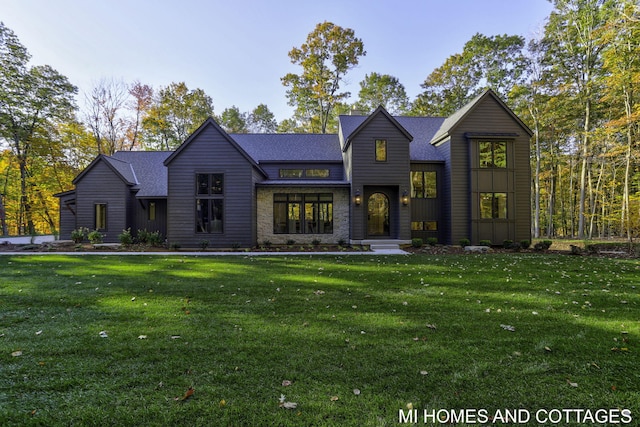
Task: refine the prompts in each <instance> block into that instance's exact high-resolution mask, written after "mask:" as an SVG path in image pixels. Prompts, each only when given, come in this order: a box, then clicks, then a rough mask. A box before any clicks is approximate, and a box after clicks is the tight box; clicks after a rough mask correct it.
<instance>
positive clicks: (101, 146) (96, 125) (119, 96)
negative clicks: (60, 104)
mask: <svg viewBox="0 0 640 427" xmlns="http://www.w3.org/2000/svg"><path fill="white" fill-rule="evenodd" d="M128 96H129V89H128V88H127V85H126V83H125V82H123V81H121V80H113V79H101V80H99V81H98V82H97V83H95V84H94V86H93V88H92V89H91V92H90V93H89V94H88V95H86V96H85V101H86V102H85V103H86V105H87V106H88V111H87V112H86V114H85V121H86V124H87V126H88V128H89V129H91V132H92V133H93V137H94V138H95V141H96V147H97V149H98V153H100V154H107V155H109V156H110V155H112V154H113V153H115V152H116V151H119V150H122V149H125V148H126V146H127V145H129V146H130V147H131V148H132V146H133V145H132V144H127V130H128V127H129V124H128V120H127V117H126V115H125V114H126V112H125V111H124V110H125V104H126V102H127V98H128Z"/></svg>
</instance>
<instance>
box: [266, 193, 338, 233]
mask: <svg viewBox="0 0 640 427" xmlns="http://www.w3.org/2000/svg"><path fill="white" fill-rule="evenodd" d="M273 232H274V234H282V233H287V234H331V233H333V194H331V193H319V194H274V195H273Z"/></svg>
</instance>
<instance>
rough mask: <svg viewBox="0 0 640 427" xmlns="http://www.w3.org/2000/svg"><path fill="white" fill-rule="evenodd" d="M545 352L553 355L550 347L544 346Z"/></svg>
mask: <svg viewBox="0 0 640 427" xmlns="http://www.w3.org/2000/svg"><path fill="white" fill-rule="evenodd" d="M544 351H546V352H549V353H551V349H550V348H549V347H548V346H546V345H545V346H544Z"/></svg>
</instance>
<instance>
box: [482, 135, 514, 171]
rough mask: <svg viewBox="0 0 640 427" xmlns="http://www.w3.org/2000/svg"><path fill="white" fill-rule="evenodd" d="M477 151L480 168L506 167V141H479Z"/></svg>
mask: <svg viewBox="0 0 640 427" xmlns="http://www.w3.org/2000/svg"><path fill="white" fill-rule="evenodd" d="M478 153H479V155H480V163H479V164H480V167H481V168H506V167H507V143H506V142H504V141H480V142H479V143H478Z"/></svg>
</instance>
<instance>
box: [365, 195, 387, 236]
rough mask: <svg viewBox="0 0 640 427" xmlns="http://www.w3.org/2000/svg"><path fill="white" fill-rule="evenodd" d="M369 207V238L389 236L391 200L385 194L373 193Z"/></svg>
mask: <svg viewBox="0 0 640 427" xmlns="http://www.w3.org/2000/svg"><path fill="white" fill-rule="evenodd" d="M367 205H368V216H367V234H368V236H369V237H376V236H389V198H388V197H387V196H386V195H385V194H383V193H373V194H372V195H371V196H370V197H369V201H368V204H367Z"/></svg>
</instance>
